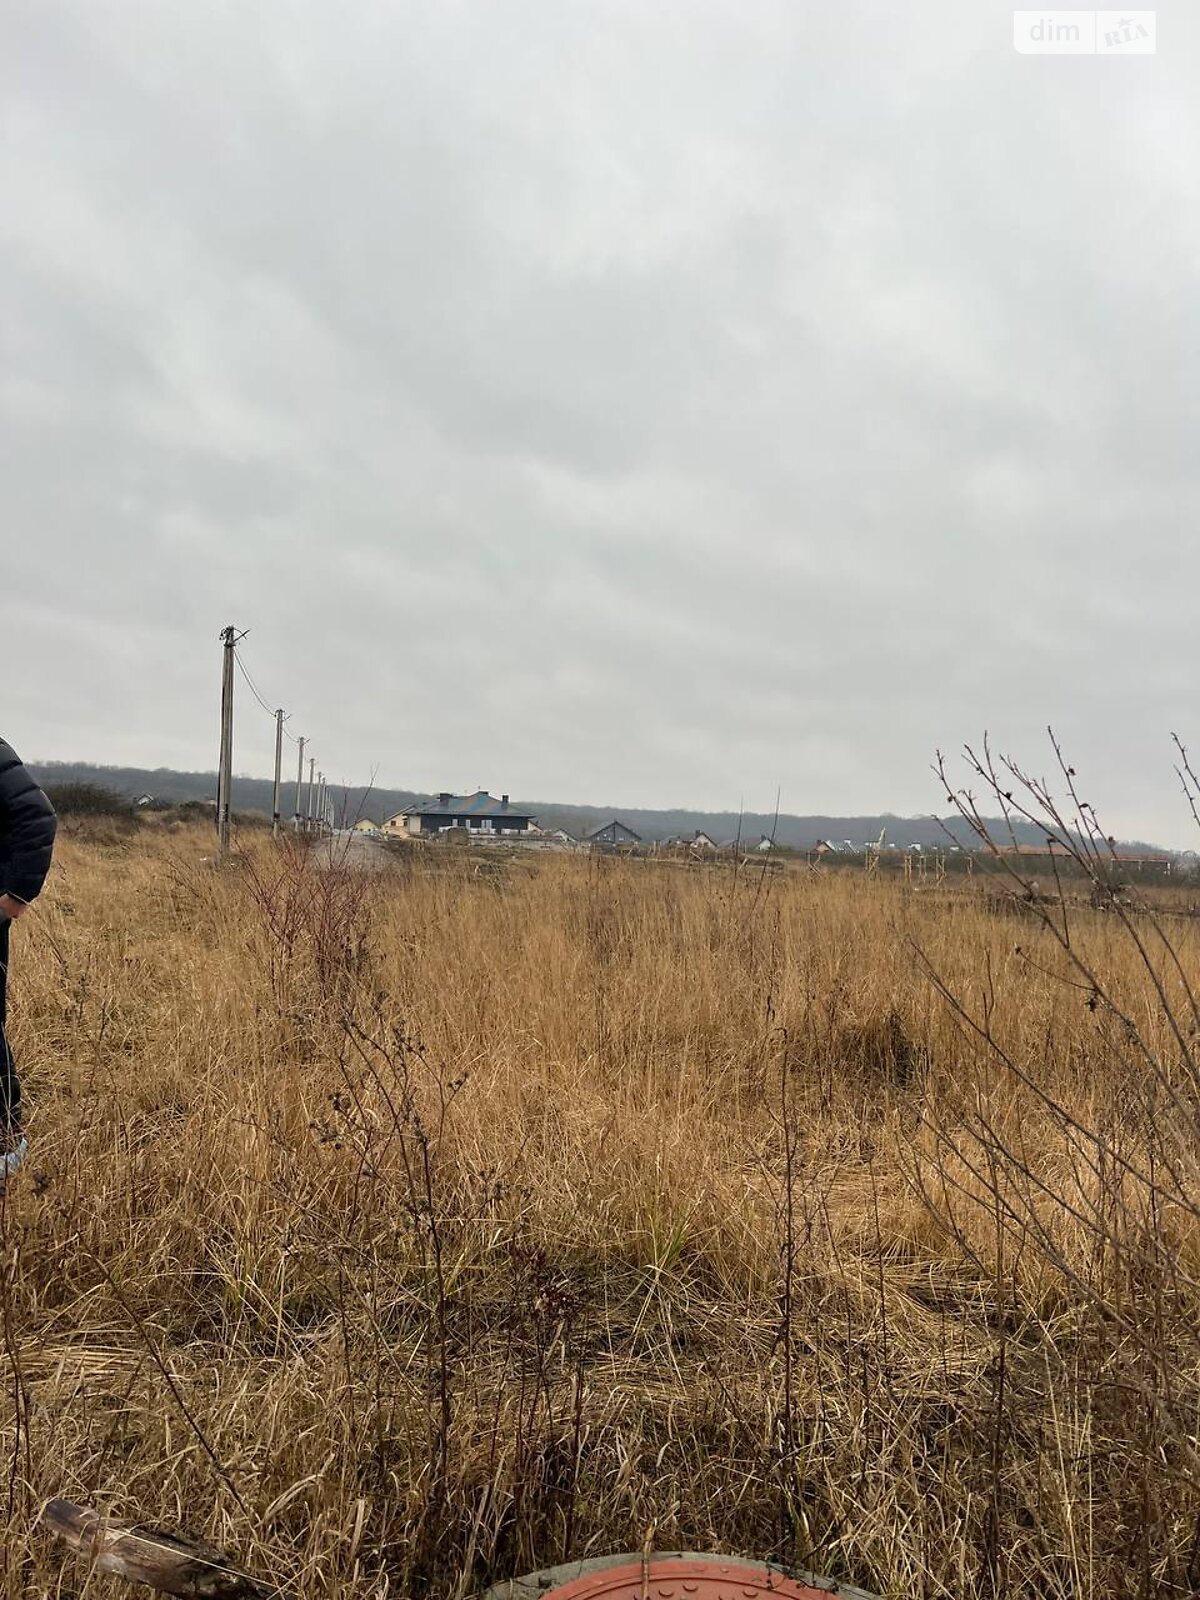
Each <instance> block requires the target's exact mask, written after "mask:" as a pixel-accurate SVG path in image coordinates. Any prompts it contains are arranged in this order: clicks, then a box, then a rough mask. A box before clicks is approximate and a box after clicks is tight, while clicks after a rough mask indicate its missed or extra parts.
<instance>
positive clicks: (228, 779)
mask: <svg viewBox="0 0 1200 1600" xmlns="http://www.w3.org/2000/svg"><path fill="white" fill-rule="evenodd" d="M221 640H222V657H221V762H220V768H219V771H218V774H217V853H218V855H220V856H221V857H222V859H223V858H224V857H225V856H226V855H228V853H229V812H230V791H231V790H232V787H233V651H234V647H235V645H236V643H237V634H236V632H235V630H234V629H233V627H228V628H223V629H222V630H221Z"/></svg>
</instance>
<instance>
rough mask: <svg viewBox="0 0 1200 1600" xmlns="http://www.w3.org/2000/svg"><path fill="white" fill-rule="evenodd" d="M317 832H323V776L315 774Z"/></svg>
mask: <svg viewBox="0 0 1200 1600" xmlns="http://www.w3.org/2000/svg"><path fill="white" fill-rule="evenodd" d="M317 831H318V832H320V833H323V832H324V831H325V774H324V773H323V772H318V773H317Z"/></svg>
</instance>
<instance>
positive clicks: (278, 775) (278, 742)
mask: <svg viewBox="0 0 1200 1600" xmlns="http://www.w3.org/2000/svg"><path fill="white" fill-rule="evenodd" d="M282 781H283V711H282V709H280V710H278V711H276V713H275V806H274V817H273V819H272V822H271V837H272V839H278V837H279V790H280V785H281V783H282Z"/></svg>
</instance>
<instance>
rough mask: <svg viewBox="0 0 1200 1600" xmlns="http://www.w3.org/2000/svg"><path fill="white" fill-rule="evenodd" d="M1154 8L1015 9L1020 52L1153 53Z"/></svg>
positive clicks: (1015, 41) (1015, 40) (1155, 36)
mask: <svg viewBox="0 0 1200 1600" xmlns="http://www.w3.org/2000/svg"><path fill="white" fill-rule="evenodd" d="M1157 16H1158V13H1157V12H1156V11H1014V12H1013V44H1014V46H1015V47H1016V49H1017V50H1019V51H1020V53H1021V54H1022V55H1023V56H1152V55H1155V54H1157V46H1158V30H1157V28H1156V26H1155V19H1156V18H1157Z"/></svg>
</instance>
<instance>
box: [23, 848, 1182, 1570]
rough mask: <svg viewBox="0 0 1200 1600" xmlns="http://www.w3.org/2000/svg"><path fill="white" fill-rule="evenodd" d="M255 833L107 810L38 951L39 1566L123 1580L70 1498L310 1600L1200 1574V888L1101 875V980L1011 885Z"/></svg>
mask: <svg viewBox="0 0 1200 1600" xmlns="http://www.w3.org/2000/svg"><path fill="white" fill-rule="evenodd" d="M209 849H210V836H209V834H208V833H207V832H203V831H201V830H199V829H195V830H190V829H184V830H182V831H177V832H171V831H170V830H168V829H155V828H145V829H142V830H140V831H139V832H138V833H136V834H135V835H134V836H132V837H129V838H122V837H119V836H112V837H110V838H109V839H108V840H107V841H105V840H100V841H95V840H93V841H89V840H87V839H84V838H73V839H68V840H66V841H65V842H64V844H63V847H62V849H61V850H60V856H59V861H58V864H57V866H56V868H55V872H54V877H53V881H52V885H51V888H50V890H49V891H48V893H47V895H46V897H45V899H44V900H43V902H42V904H41V905H40V907H39V910H38V912H37V914H36V916H35V917H31V918H29V919H27V921H26V922H25V923H24V924H23V926H22V927H21V929H20V930H19V935H18V937H17V939H16V940H15V941H14V943H15V945H16V947H17V948H16V949H15V952H14V977H13V988H14V1019H13V1020H14V1035H15V1042H16V1044H17V1046H18V1050H19V1054H20V1056H21V1058H22V1060H23V1063H24V1066H25V1070H26V1076H27V1084H28V1090H29V1095H30V1099H31V1102H32V1104H33V1107H34V1115H33V1122H32V1127H31V1134H32V1140H33V1146H34V1152H35V1154H34V1156H33V1157H32V1158H31V1161H30V1164H29V1165H28V1166H27V1168H26V1169H25V1170H24V1172H23V1173H22V1175H21V1178H20V1180H19V1181H18V1183H17V1184H15V1185H14V1186H13V1189H12V1192H11V1193H10V1195H9V1197H8V1199H7V1201H6V1202H5V1203H4V1206H3V1210H2V1212H0V1230H2V1245H3V1266H4V1281H3V1308H2V1309H3V1344H4V1351H3V1361H4V1367H5V1371H6V1383H5V1396H6V1399H5V1402H4V1411H3V1413H2V1423H3V1433H2V1437H0V1448H2V1452H3V1453H2V1455H0V1470H2V1471H3V1478H4V1484H5V1488H4V1496H5V1500H6V1511H5V1513H4V1515H6V1517H7V1526H6V1533H5V1561H6V1569H5V1570H6V1584H7V1587H5V1588H4V1589H3V1593H4V1594H5V1595H7V1596H10V1597H15V1596H18V1595H22V1596H23V1595H34V1594H44V1595H49V1594H56V1595H57V1594H77V1593H80V1592H81V1591H82V1589H83V1588H84V1587H86V1589H87V1592H88V1593H89V1594H92V1595H100V1594H102V1593H109V1592H111V1591H110V1587H109V1585H110V1582H111V1580H106V1579H99V1578H94V1577H93V1578H91V1579H88V1580H87V1582H86V1585H85V1581H84V1579H83V1578H82V1577H81V1576H80V1574H79V1573H78V1572H77V1571H75V1570H72V1569H70V1568H68V1567H65V1566H64V1563H63V1560H62V1558H61V1555H60V1553H59V1552H58V1551H56V1550H54V1549H51V1548H49V1547H48V1546H47V1544H46V1542H45V1540H44V1537H43V1536H42V1535H40V1534H39V1533H37V1532H36V1531H33V1529H32V1522H33V1518H34V1516H35V1514H36V1511H37V1509H38V1506H39V1504H40V1502H41V1501H42V1500H43V1499H44V1498H45V1497H47V1496H49V1495H51V1494H65V1495H68V1496H70V1497H72V1498H74V1499H77V1500H82V1501H87V1502H91V1503H95V1504H100V1505H102V1506H104V1507H106V1508H108V1509H110V1510H112V1511H113V1512H114V1514H117V1515H122V1516H133V1517H138V1518H142V1519H145V1520H148V1521H152V1522H158V1523H160V1524H168V1525H170V1524H174V1525H176V1526H178V1525H180V1524H183V1525H190V1526H192V1527H194V1528H197V1529H198V1530H199V1531H201V1532H203V1533H205V1534H207V1535H208V1536H209V1537H211V1538H212V1539H213V1540H214V1542H215V1543H217V1544H220V1545H223V1546H224V1547H225V1548H228V1549H230V1550H232V1551H233V1552H235V1553H236V1556H237V1558H238V1559H239V1561H240V1562H241V1563H242V1564H244V1565H245V1566H246V1567H248V1568H250V1569H252V1570H254V1571H256V1572H258V1573H259V1574H262V1575H265V1576H269V1577H270V1578H272V1579H273V1580H274V1581H275V1582H276V1583H277V1584H278V1585H279V1593H280V1595H281V1596H284V1595H286V1596H293V1597H315V1596H318V1595H321V1596H324V1595H333V1594H337V1595H340V1596H346V1597H350V1596H355V1597H366V1596H382V1595H385V1594H386V1595H392V1596H399V1595H410V1594H422V1593H431V1594H437V1595H445V1596H460V1597H461V1596H465V1595H468V1594H472V1593H474V1592H476V1590H478V1589H479V1588H481V1587H484V1586H486V1583H487V1582H488V1581H489V1580H491V1579H493V1578H496V1577H501V1576H507V1575H511V1574H513V1573H516V1572H519V1571H522V1570H527V1569H529V1568H532V1567H535V1566H538V1565H542V1564H546V1563H549V1562H552V1561H556V1560H559V1559H562V1558H563V1557H564V1556H566V1555H567V1554H581V1553H584V1552H588V1553H597V1552H601V1551H608V1550H617V1549H628V1548H634V1549H639V1548H641V1547H642V1546H643V1544H644V1543H646V1542H651V1543H653V1544H655V1545H658V1546H659V1547H664V1548H670V1547H678V1546H681V1545H682V1546H691V1547H696V1548H714V1549H718V1548H719V1549H728V1550H738V1551H742V1552H744V1553H747V1554H752V1555H762V1556H766V1555H772V1556H775V1557H776V1558H779V1559H782V1560H785V1561H796V1562H799V1563H802V1564H805V1565H809V1566H813V1567H816V1568H818V1569H821V1570H824V1571H826V1572H829V1573H832V1574H834V1575H840V1576H844V1577H846V1578H848V1579H851V1580H852V1581H855V1582H857V1583H859V1584H862V1585H863V1586H865V1587H868V1588H873V1589H876V1590H878V1591H880V1592H881V1593H885V1592H886V1593H887V1594H889V1595H895V1596H900V1595H924V1596H938V1595H954V1596H966V1595H970V1594H988V1595H990V1594H1003V1595H1009V1596H1017V1595H1021V1596H1047V1597H1050V1596H1052V1597H1067V1596H1071V1597H1084V1596H1099V1595H1101V1594H1105V1595H1109V1594H1116V1595H1125V1594H1130V1595H1133V1594H1137V1595H1145V1596H1149V1595H1166V1594H1170V1593H1185V1592H1191V1591H1192V1590H1194V1589H1195V1588H1196V1587H1197V1584H1198V1582H1200V1563H1198V1561H1197V1552H1196V1530H1197V1515H1198V1512H1200V1494H1198V1488H1197V1485H1198V1484H1200V1477H1198V1475H1197V1411H1198V1405H1197V1402H1198V1398H1200V1385H1198V1382H1197V1379H1198V1376H1200V1336H1198V1334H1197V1310H1198V1301H1200V1296H1198V1294H1197V1283H1196V1272H1197V1257H1198V1255H1200V1228H1198V1227H1197V1214H1196V1210H1195V1201H1196V1200H1197V1198H1200V1182H1198V1181H1197V1178H1196V1163H1197V1150H1198V1146H1197V1140H1196V1117H1195V1103H1196V1100H1195V1082H1194V1075H1193V1072H1192V1066H1191V1058H1190V1052H1191V1049H1192V1046H1193V1044H1194V1042H1195V1041H1194V1038H1193V1037H1192V1034H1193V1031H1194V1029H1193V1027H1192V1023H1191V1022H1188V1023H1187V1025H1186V1028H1185V1029H1184V1030H1180V1031H1179V1032H1178V1033H1177V1032H1176V1031H1174V1030H1173V1029H1172V1027H1171V1024H1170V1020H1169V1019H1170V1014H1171V1013H1172V1012H1174V1014H1176V1015H1183V1016H1188V1015H1190V1013H1189V1012H1188V1002H1187V998H1186V995H1185V993H1184V986H1183V982H1182V974H1183V973H1194V972H1195V971H1196V957H1197V947H1198V937H1200V934H1198V930H1197V924H1196V923H1195V922H1194V921H1191V920H1187V919H1183V918H1180V919H1178V920H1173V921H1171V922H1170V924H1169V932H1170V936H1171V939H1172V942H1173V944H1174V946H1175V948H1176V950H1177V951H1178V952H1179V955H1180V958H1181V963H1182V968H1181V970H1176V969H1175V968H1174V967H1173V966H1172V964H1171V961H1170V958H1169V956H1168V954H1167V953H1166V951H1165V949H1164V947H1163V946H1162V945H1161V944H1160V943H1159V942H1157V935H1155V934H1153V933H1152V931H1151V924H1150V923H1149V922H1138V921H1137V920H1136V918H1133V919H1132V920H1131V919H1130V918H1125V919H1124V920H1123V919H1122V918H1121V917H1118V916H1116V915H1113V914H1108V915H1104V914H1101V913H1099V912H1097V911H1094V910H1092V909H1089V908H1088V907H1087V906H1086V905H1085V906H1083V907H1079V908H1072V912H1071V929H1070V938H1071V941H1072V945H1073V948H1074V949H1076V950H1077V951H1080V952H1082V954H1083V956H1084V957H1086V959H1088V960H1089V961H1090V962H1092V963H1093V965H1094V968H1095V970H1096V972H1097V973H1099V974H1102V975H1103V980H1104V986H1105V987H1104V990H1103V994H1102V996H1101V997H1099V998H1098V996H1097V993H1096V991H1095V989H1094V988H1092V987H1090V986H1089V985H1088V984H1087V983H1081V982H1080V980H1079V977H1078V972H1075V973H1074V974H1072V973H1071V972H1070V970H1069V967H1068V960H1067V957H1066V955H1064V952H1063V951H1062V949H1061V948H1060V947H1059V945H1058V944H1057V943H1056V941H1055V940H1054V938H1053V937H1052V936H1051V934H1050V933H1049V932H1048V931H1047V930H1046V929H1045V928H1044V927H1042V926H1041V925H1040V923H1039V920H1038V918H1037V917H1036V916H1031V915H1028V914H1026V913H1022V912H1021V911H1020V910H1019V908H1016V907H1014V908H1012V909H1011V910H1008V909H1006V908H1005V906H1004V904H1003V903H1002V902H997V901H996V900H995V897H994V896H993V897H992V898H991V899H985V897H984V895H983V894H982V892H980V890H979V887H978V885H976V886H974V887H972V886H971V885H963V886H961V887H960V888H959V889H957V890H955V891H953V892H951V891H948V890H943V889H938V888H935V887H933V886H919V885H904V884H896V883H891V884H889V883H886V882H882V881H879V880H878V879H870V878H867V877H865V876H859V875H854V876H850V875H838V876H836V877H835V876H832V875H822V874H814V873H811V872H808V871H806V870H804V869H803V868H796V869H788V870H786V871H775V872H772V873H764V872H761V871H760V870H759V869H758V868H757V867H754V866H751V867H750V868H748V869H743V870H742V871H740V872H739V873H736V874H735V873H734V871H733V870H732V869H731V867H730V866H729V865H727V864H724V865H712V866H705V867H702V868H692V867H687V866H679V865H663V864H657V863H646V862H637V861H634V862H624V861H610V860H591V861H585V860H580V859H575V858H555V859H549V860H538V861H536V862H533V861H529V862H527V861H524V860H521V859H515V860H511V861H504V862H499V863H495V862H493V863H489V864H488V866H487V867H486V868H484V869H482V870H477V867H478V864H477V862H476V861H475V859H474V858H473V857H472V856H471V855H470V853H469V852H463V853H461V854H459V853H457V852H438V851H428V852H425V853H424V854H419V855H417V856H415V857H414V858H405V859H404V860H401V861H398V862H396V863H394V864H392V865H390V866H389V868H388V869H387V870H385V871H382V872H374V873H367V874H365V875H360V874H358V873H356V872H354V871H351V870H349V869H347V868H346V867H345V866H342V867H340V868H337V869H334V870H326V869H323V868H321V867H320V866H319V865H318V864H317V863H316V861H315V859H312V858H309V859H306V858H305V857H304V856H303V855H302V854H301V853H299V852H297V851H296V850H295V849H294V848H292V847H291V846H288V847H286V848H285V849H284V850H283V852H282V853H278V852H276V851H275V850H274V849H273V847H272V846H271V845H270V843H269V841H267V840H263V839H254V840H248V841H247V852H248V853H247V854H246V855H244V856H243V857H241V858H240V859H239V861H238V862H237V863H235V864H234V865H232V866H231V867H230V868H228V869H226V870H223V871H218V870H216V869H214V868H213V867H212V866H211V865H210V864H206V863H205V862H204V861H203V859H202V858H203V857H204V856H205V855H206V854H207V853H208V852H209ZM1130 926H1132V927H1133V928H1134V931H1135V933H1136V932H1137V930H1138V929H1141V931H1142V933H1143V934H1144V935H1145V937H1146V938H1147V939H1148V940H1149V945H1148V947H1147V959H1146V960H1143V959H1142V958H1141V957H1139V955H1138V953H1137V950H1136V947H1135V945H1134V944H1133V943H1132V941H1131V934H1130V931H1129V927H1130ZM1018 947H1019V948H1018ZM923 962H927V963H928V964H929V966H930V967H931V968H932V969H933V971H934V972H935V973H936V974H937V975H938V976H939V978H940V980H941V981H942V983H944V984H945V986H946V988H947V989H948V990H949V992H950V994H951V995H953V996H957V997H959V998H960V999H961V1000H962V1002H963V1003H964V1005H965V1006H966V1007H967V1008H968V1010H969V1012H970V1013H971V1015H972V1016H973V1017H974V1018H976V1019H978V1020H980V1021H983V1020H984V1019H986V1023H985V1027H986V1031H987V1033H988V1034H989V1038H987V1039H984V1038H981V1037H980V1034H979V1033H978V1032H977V1031H974V1030H973V1029H972V1027H971V1026H970V1025H969V1023H967V1022H966V1021H964V1019H963V1018H962V1017H960V1016H956V1014H955V1009H954V1007H953V1005H952V1004H950V1003H948V1001H947V1000H946V998H945V997H944V996H942V995H940V994H939V993H938V991H937V989H936V987H935V986H934V984H932V983H931V982H930V981H929V979H928V977H927V975H926V974H925V973H924V972H923V970H922V965H923ZM1152 971H1154V972H1160V971H1161V972H1162V973H1163V974H1165V976H1164V977H1163V980H1162V981H1163V984H1164V988H1163V992H1162V994H1161V995H1160V994H1159V993H1158V992H1157V991H1156V989H1155V987H1154V984H1153V982H1152V978H1151V972H1152ZM1065 977H1071V978H1072V981H1071V982H1064V981H1063V979H1064V978H1065ZM1164 1002H1165V1003H1164ZM1118 1006H1121V1007H1123V1009H1124V1012H1125V1016H1124V1019H1123V1018H1122V1017H1121V1016H1120V1015H1119V1014H1118V1010H1117V1007H1118ZM1143 1045H1145V1046H1146V1049H1145V1050H1144V1051H1143V1050H1142V1048H1141V1047H1142V1046H1143Z"/></svg>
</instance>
